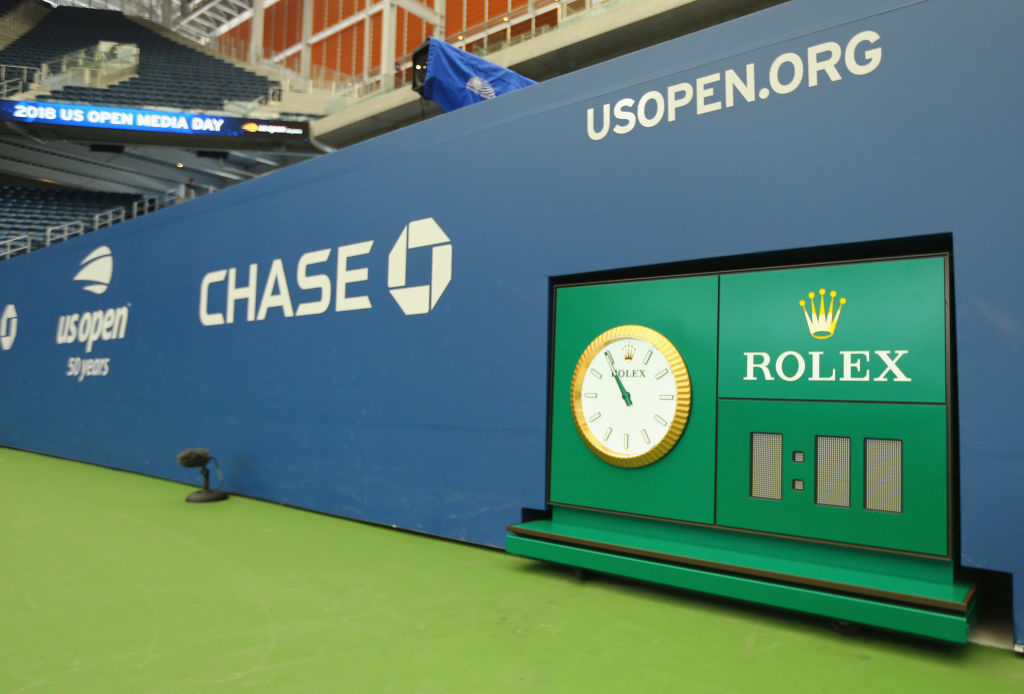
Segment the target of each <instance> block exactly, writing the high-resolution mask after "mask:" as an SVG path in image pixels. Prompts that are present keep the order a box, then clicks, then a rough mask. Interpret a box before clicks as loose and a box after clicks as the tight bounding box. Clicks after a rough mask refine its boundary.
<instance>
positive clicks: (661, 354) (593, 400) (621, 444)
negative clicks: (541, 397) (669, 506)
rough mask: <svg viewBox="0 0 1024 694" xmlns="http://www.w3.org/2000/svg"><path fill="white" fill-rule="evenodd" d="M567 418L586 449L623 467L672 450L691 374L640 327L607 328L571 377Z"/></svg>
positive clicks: (686, 409) (667, 346)
mask: <svg viewBox="0 0 1024 694" xmlns="http://www.w3.org/2000/svg"><path fill="white" fill-rule="evenodd" d="M572 416H573V421H574V422H575V424H576V430H577V431H578V432H579V434H580V436H581V437H582V438H583V441H584V442H585V443H586V444H587V447H588V448H590V450H591V451H593V453H594V455H596V456H597V457H598V458H600V459H601V460H603V461H605V462H606V463H610V464H612V465H615V466H617V467H622V468H638V467H644V466H645V465H650V464H651V463H654V462H656V461H657V460H659V459H660V458H661V457H663V456H664V455H665V454H666V453H668V452H669V451H670V450H672V447H673V446H675V444H676V442H677V441H678V440H679V437H680V436H682V434H683V429H685V428H686V422H687V420H688V419H689V416H690V375H689V373H688V372H687V370H686V363H685V362H683V358H682V356H680V354H679V351H678V350H677V349H676V348H675V346H674V345H673V344H672V343H671V342H670V341H669V340H668V338H666V337H665V336H664V335H662V334H661V333H659V332H658V331H656V330H652V329H651V328H647V327H645V326H642V325H620V326H618V327H615V328H612V329H611V330H606V331H605V332H603V333H601V334H600V335H598V336H597V337H595V338H594V340H593V341H592V342H591V343H590V344H589V345H587V348H586V349H585V350H583V354H582V355H580V358H579V360H578V361H577V362H576V369H575V371H574V372H573V375H572Z"/></svg>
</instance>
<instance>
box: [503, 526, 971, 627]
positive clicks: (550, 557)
mask: <svg viewBox="0 0 1024 694" xmlns="http://www.w3.org/2000/svg"><path fill="white" fill-rule="evenodd" d="M506 549H507V550H508V551H509V552H511V553H513V554H519V555H521V556H525V557H531V558H534V559H541V560H543V561H552V562H557V563H562V564H568V565H571V566H579V567H582V568H584V569H589V570H592V571H599V572H603V573H611V574H617V575H620V576H628V577H630V578H635V579H639V580H643V581H650V582H652V583H661V584H663V585H670V586H674V587H677V588H685V589H689V590H697V591H701V592H705V593H713V594H716V595H722V596H726V597H729V598H735V599H738V600H746V601H749V602H757V603H763V604H767V605H773V606H775V607H780V608H783V609H788V610H800V611H801V612H809V613H811V614H817V615H822V616H825V617H830V618H833V619H841V620H846V621H851V622H857V623H860V624H869V625H872V626H876V627H881V628H884V629H893V630H897V631H903V632H907V633H911V634H917V635H919V636H927V637H930V638H934V639H941V640H944V641H952V642H954V643H966V642H967V631H968V616H965V615H953V614H948V613H944V612H936V611H932V610H928V609H923V608H917V607H908V606H905V605H895V604H890V603H887V602H881V601H876V600H870V599H866V598H859V597H853V596H850V595H841V594H837V593H829V592H825V591H819V590H814V589H811V588H802V587H798V586H792V585H784V584H779V583H772V582H769V581H761V580H756V579H752V578H746V577H742V576H733V575H729V574H724V573H718V572H715V571H706V570H703V569H696V568H692V567H686V566H677V565H673V564H666V563H662V562H657V561H651V560H646V559H637V558H634V557H623V556H619V555H614V554H608V553H605V552H599V551H595V550H589V549H582V548H579V547H571V546H569V545H563V544H559V543H553V542H545V541H542V540H534V539H530V538H524V537H515V536H510V537H509V538H508V539H507V541H506Z"/></svg>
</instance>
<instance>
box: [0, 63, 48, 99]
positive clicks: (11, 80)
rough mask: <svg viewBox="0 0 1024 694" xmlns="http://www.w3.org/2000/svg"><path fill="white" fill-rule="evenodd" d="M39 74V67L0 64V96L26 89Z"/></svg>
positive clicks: (4, 97) (11, 94)
mask: <svg viewBox="0 0 1024 694" xmlns="http://www.w3.org/2000/svg"><path fill="white" fill-rule="evenodd" d="M38 75H39V68H37V67H28V66H27V65H0V98H2V99H6V98H7V97H9V96H13V95H14V94H19V93H21V92H24V91H28V89H29V85H31V84H32V83H34V82H35V81H36V79H37V77H38Z"/></svg>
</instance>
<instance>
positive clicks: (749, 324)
mask: <svg viewBox="0 0 1024 694" xmlns="http://www.w3.org/2000/svg"><path fill="white" fill-rule="evenodd" d="M948 266H949V262H948V258H947V257H946V256H944V255H932V256H923V257H908V258H897V259H887V260H872V261H863V262H849V263H836V264H829V265H817V266H805V267H790V268H782V269H765V270H755V271H747V272H729V273H721V274H708V275H698V276H687V277H671V278H661V279H649V280H636V281H622V282H613V283H604V284H580V285H566V286H559V287H556V288H555V296H554V300H555V310H554V336H553V348H552V362H553V363H552V383H551V393H552V402H551V420H550V421H551V448H550V466H549V503H550V504H551V507H552V518H551V519H550V520H543V521H535V522H532V523H526V524H522V525H519V526H513V527H511V528H510V531H511V532H512V533H513V535H512V536H510V538H509V543H508V547H509V550H510V551H513V552H517V553H522V554H526V555H528V556H536V557H537V558H542V559H553V558H554V559H555V560H557V561H564V563H573V562H572V561H565V560H564V559H558V558H556V557H552V556H551V554H552V551H553V547H552V546H548V547H546V548H545V549H544V550H543V551H539V550H537V547H538V545H531V544H530V543H531V542H541V543H545V542H546V543H548V544H549V545H553V544H554V543H557V544H560V545H564V546H566V547H572V548H573V552H575V551H577V550H578V551H585V552H593V551H595V550H597V551H607V552H610V553H614V555H615V556H617V557H622V556H633V557H638V558H642V559H643V560H645V561H654V562H659V563H661V564H662V565H666V564H667V565H679V566H687V567H710V568H712V569H718V570H727V571H729V572H740V573H743V574H746V575H750V576H755V577H768V578H770V579H772V580H781V581H785V582H786V583H790V584H792V583H803V584H806V585H808V586H814V587H816V589H820V588H821V587H826V588H829V589H834V590H836V591H841V592H844V593H850V592H853V593H857V594H860V595H864V596H867V598H868V599H870V600H875V601H877V600H878V599H884V600H886V601H891V602H893V603H894V604H901V605H903V606H908V605H915V606H924V607H925V608H926V609H928V608H936V607H939V608H941V609H942V610H943V611H944V612H950V613H955V614H957V615H959V619H960V620H961V621H960V622H958V623H957V625H956V626H955V627H954V628H953V632H954V634H953V636H951V637H950V638H951V639H952V640H961V636H962V637H963V638H966V622H965V621H963V620H964V615H965V614H966V612H967V610H968V605H969V603H970V597H971V594H972V592H973V590H972V588H971V587H970V586H969V585H967V584H964V583H961V582H958V581H957V579H956V578H955V576H954V574H955V571H954V569H955V566H954V561H953V559H952V518H953V513H952V501H953V498H954V497H953V495H952V468H951V456H950V444H949V438H950V428H951V423H950V416H951V410H950V402H949V390H950V389H949V378H950V376H949V374H950V354H949V351H950V348H949V345H950V341H949V317H948V306H949V290H948ZM617 326H624V327H625V328H629V327H630V326H643V327H645V328H647V329H650V330H652V331H657V333H659V334H660V335H663V336H664V337H665V338H666V339H667V340H668V341H669V342H670V343H671V345H672V346H673V347H674V348H675V349H676V350H677V351H678V353H679V355H681V357H682V360H683V361H684V362H685V365H686V369H687V372H688V378H689V388H690V390H689V393H690V402H689V403H688V404H689V408H688V412H687V418H686V421H685V424H684V429H683V431H682V434H681V435H680V437H679V439H678V441H677V442H676V444H675V445H674V446H673V447H672V449H671V450H669V451H668V452H667V453H664V454H663V455H662V456H661V457H660V458H659V459H657V460H656V461H654V462H652V463H648V462H644V463H643V464H642V465H636V466H632V465H629V464H628V461H627V463H626V464H622V463H621V462H616V464H609V462H608V461H607V460H604V459H602V458H601V457H599V456H597V455H595V452H594V450H592V449H593V447H594V446H593V444H591V445H590V446H588V445H587V439H589V438H594V437H600V436H604V435H607V437H608V440H609V441H612V442H616V445H617V447H618V448H619V449H621V448H622V445H623V443H624V442H628V441H630V440H636V434H635V433H633V434H628V433H620V432H618V431H617V429H616V427H617V426H619V425H618V423H619V422H629V426H630V427H631V428H632V429H638V430H639V428H638V427H639V426H640V425H638V424H636V423H635V422H634V421H633V420H634V419H636V418H635V417H634V418H633V419H630V418H628V417H626V416H625V415H624V414H623V413H632V411H633V410H637V412H642V411H643V408H644V407H645V404H644V403H642V402H637V401H636V399H637V398H636V396H635V395H634V390H635V392H636V393H646V392H648V391H650V392H652V393H653V395H651V396H650V397H661V398H669V397H671V395H670V393H671V391H672V388H671V384H667V380H669V379H670V378H671V375H668V376H669V378H667V379H665V380H666V385H665V386H664V387H662V388H661V390H664V391H665V393H664V394H662V393H660V391H658V390H657V389H655V390H653V391H651V389H650V388H648V387H647V386H644V387H643V388H641V387H640V384H639V383H638V385H637V387H636V388H635V389H633V388H632V387H631V380H632V379H642V378H646V379H648V380H650V379H651V378H653V377H654V376H656V375H657V374H648V373H646V372H645V371H644V370H643V368H642V365H641V364H639V363H638V360H639V359H640V356H641V355H635V354H631V352H635V351H636V350H629V349H625V350H624V349H618V350H617V349H616V344H615V343H610V344H609V348H608V350H607V351H608V354H607V355H604V357H605V358H603V359H593V358H591V359H590V360H589V361H588V365H587V368H591V369H593V370H596V371H597V372H598V373H596V374H592V375H588V380H587V383H588V385H587V389H588V390H589V391H593V392H586V393H584V392H580V393H570V382H571V381H572V379H573V374H574V373H576V372H578V369H579V368H581V367H580V366H579V360H580V358H581V355H583V352H584V351H585V350H588V349H589V351H588V354H590V353H592V352H594V349H595V348H594V346H593V344H592V343H593V341H594V340H595V337H597V336H599V335H601V334H605V333H606V334H614V331H615V330H617V329H618V327H617ZM633 329H634V330H635V327H634V328H633ZM609 331H610V332H609ZM620 352H621V353H620ZM627 356H628V357H630V359H629V360H628V361H627ZM591 357H593V355H592V354H591ZM604 371H607V373H606V374H605V373H603V372H604ZM663 371H664V370H663ZM601 388H605V389H606V390H607V391H608V392H607V393H605V392H598V391H600V390H601ZM577 390H578V389H577ZM573 397H576V398H583V397H590V398H591V401H590V402H593V403H602V405H601V407H597V406H594V405H591V406H590V409H589V410H587V411H588V412H590V413H592V414H590V416H591V417H593V416H595V415H596V416H599V417H600V416H602V415H603V416H605V420H599V422H598V423H600V424H601V425H600V426H597V424H595V423H592V422H591V423H584V422H580V421H578V420H579V417H578V415H577V417H576V419H575V420H574V417H573V407H574V406H575V407H576V408H577V410H578V411H579V410H580V409H581V407H580V406H579V405H576V404H574V402H573V401H572V398H573ZM627 401H628V402H627ZM663 409H664V408H662V410H663ZM602 410H604V411H602ZM620 410H621V411H622V412H619V411H620ZM662 410H659V412H661V414H660V415H659V417H660V419H661V420H662V421H667V420H668V419H669V416H668V415H666V414H665V413H664V412H663V411H662ZM638 416H639V415H638ZM602 421H603V423H601V422H602ZM582 424H587V426H588V427H589V428H588V430H586V431H584V432H582V433H581V431H580V430H579V427H580V426H581V425H582ZM623 426H625V425H623ZM658 426H659V423H658V422H656V421H653V420H652V422H651V427H649V428H650V430H651V432H652V435H653V433H654V432H655V429H656V428H657V427H658ZM595 427H596V428H595ZM629 436H632V437H633V438H632V439H630V438H629ZM619 452H620V454H621V453H622V451H621V450H620V451H619ZM613 462H614V461H613ZM567 551H568V550H567ZM570 553H572V552H570ZM538 554H542V555H545V556H538ZM554 554H556V555H557V554H558V552H557V551H554ZM574 556H575V554H574ZM581 556H582V555H581ZM599 563H600V562H599ZM621 573H627V574H628V571H622V572H621ZM893 576H898V578H897V579H892V578H891V577H893ZM639 577H641V578H642V577H643V576H639ZM655 580H656V579H655ZM817 594H818V595H819V596H820V594H821V593H820V590H819V592H818V593H817ZM810 602H811V600H810V599H808V603H810ZM795 609H803V608H802V607H801V606H800V605H795ZM884 621H885V620H883V622H884ZM940 621H941V620H940ZM880 625H881V626H891V627H893V628H900V626H899V625H895V626H894V625H892V624H888V623H881V624H880ZM947 626H948V625H947ZM943 629H945V627H943ZM905 630H909V631H914V630H915V629H905ZM940 631H941V629H940ZM917 632H918V633H928V634H929V635H935V633H934V630H931V631H928V630H925V631H921V630H917Z"/></svg>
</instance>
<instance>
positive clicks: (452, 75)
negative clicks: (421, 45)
mask: <svg viewBox="0 0 1024 694" xmlns="http://www.w3.org/2000/svg"><path fill="white" fill-rule="evenodd" d="M531 84H537V83H536V82H535V81H533V80H531V79H530V78H529V77H523V76H522V75H520V74H519V73H517V72H513V71H512V70H509V69H508V68H503V67H501V66H500V65H495V64H494V63H492V62H491V61H489V60H484V59H483V58H478V57H477V56H475V55H473V54H472V53H467V52H466V51H464V50H462V49H461V48H456V47H455V46H452V45H450V44H447V43H445V42H444V41H438V40H437V39H435V38H431V39H430V51H429V52H428V53H427V74H426V78H425V81H424V83H423V98H424V99H430V100H431V101H434V102H436V103H437V105H438V106H440V107H441V108H442V109H444V110H445V111H454V110H455V109H457V108H462V107H463V106H469V105H470V104H475V103H477V102H479V101H484V100H485V99H493V98H494V97H496V96H499V95H500V94H504V93H506V92H512V91H515V90H516V89H520V88H522V87H529V86H530V85H531Z"/></svg>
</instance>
